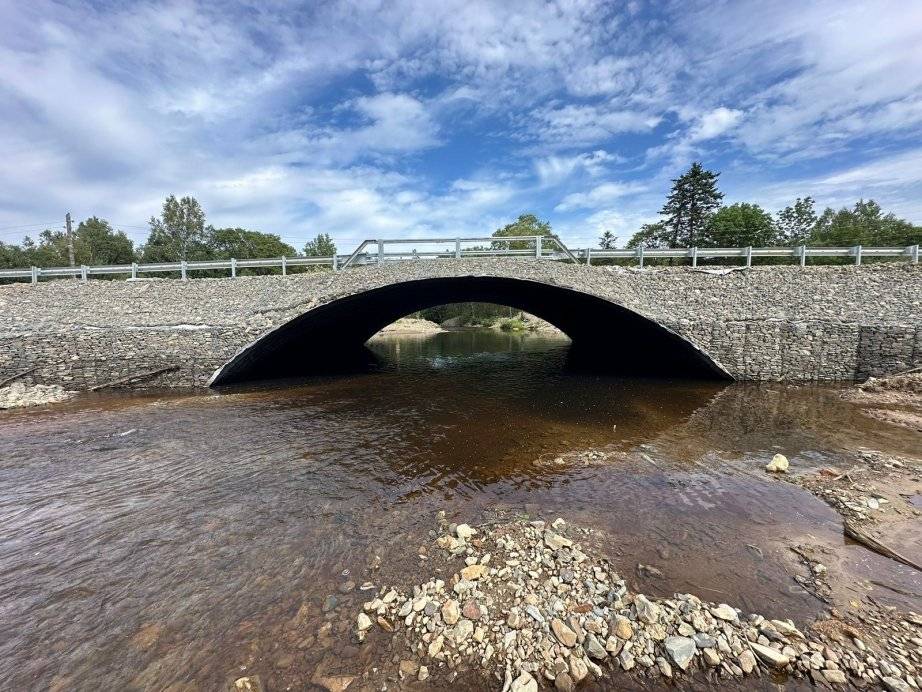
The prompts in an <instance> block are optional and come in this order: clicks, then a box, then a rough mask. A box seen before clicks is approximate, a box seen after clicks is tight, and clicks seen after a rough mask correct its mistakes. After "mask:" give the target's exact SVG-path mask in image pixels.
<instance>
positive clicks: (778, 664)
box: [749, 642, 791, 668]
mask: <svg viewBox="0 0 922 692" xmlns="http://www.w3.org/2000/svg"><path fill="white" fill-rule="evenodd" d="M749 646H751V647H752V650H753V651H755V652H756V656H758V657H759V658H761V659H762V660H763V661H765V662H766V663H767V664H769V665H770V666H774V667H775V668H784V667H785V666H786V665H787V664H788V663H790V662H791V660H790V659H789V658H788V657H787V656H785V655H784V654H783V653H781V652H780V651H777V650H776V649H773V648H771V647H770V646H762V645H761V644H756V643H755V642H749Z"/></svg>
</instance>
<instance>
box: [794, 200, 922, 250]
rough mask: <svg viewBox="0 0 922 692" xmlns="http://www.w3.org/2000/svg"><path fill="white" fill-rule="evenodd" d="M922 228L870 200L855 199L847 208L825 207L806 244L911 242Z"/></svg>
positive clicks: (889, 243) (904, 243) (921, 234)
mask: <svg viewBox="0 0 922 692" xmlns="http://www.w3.org/2000/svg"><path fill="white" fill-rule="evenodd" d="M920 237H922V228H919V227H918V226H914V225H913V224H912V223H910V222H909V221H906V220H905V219H900V218H897V217H896V215H894V214H893V213H889V214H884V213H883V211H882V210H881V208H880V205H879V204H878V203H877V202H875V201H874V200H872V199H869V200H867V201H865V200H863V199H862V200H858V201H857V202H855V206H854V207H852V208H851V209H847V208H845V207H843V208H842V209H839V210H838V211H835V210H833V209H832V208H827V209H826V210H825V211H824V212H823V213H822V214H821V215H820V217H819V219H817V222H816V225H815V227H814V230H813V233H812V234H811V235H810V238H809V244H810V245H826V246H839V247H850V246H852V245H882V246H897V247H898V246H902V245H914V244H916V243H918V242H919V239H920Z"/></svg>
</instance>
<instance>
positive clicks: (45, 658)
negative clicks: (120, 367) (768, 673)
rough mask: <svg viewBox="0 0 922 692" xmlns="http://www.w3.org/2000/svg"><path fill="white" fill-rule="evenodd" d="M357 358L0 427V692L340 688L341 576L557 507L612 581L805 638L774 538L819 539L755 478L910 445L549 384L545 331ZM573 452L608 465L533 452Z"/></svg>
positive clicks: (678, 392) (822, 522)
mask: <svg viewBox="0 0 922 692" xmlns="http://www.w3.org/2000/svg"><path fill="white" fill-rule="evenodd" d="M372 349H373V350H374V351H375V352H376V353H377V354H378V355H379V356H380V358H381V360H382V365H381V366H380V367H379V368H377V369H374V370H372V371H369V372H365V373H360V374H353V375H349V376H338V377H329V378H318V379H312V380H310V381H306V382H301V383H298V384H297V385H294V386H290V387H274V388H267V387H252V388H249V389H238V390H235V391H226V392H221V393H200V394H195V395H177V394H176V393H168V392H167V393H162V392H161V393H145V394H132V393H109V394H96V395H90V394H87V395H82V396H80V397H78V398H76V399H75V400H73V401H71V402H68V403H66V404H63V405H58V406H54V407H46V408H42V409H30V410H20V411H8V412H0V623H2V627H0V689H29V690H32V689H49V688H50V689H61V690H65V689H66V690H84V689H86V690H89V689H93V690H96V689H171V690H213V689H219V688H222V687H223V686H224V685H226V684H227V682H228V681H229V680H232V679H233V678H235V677H238V676H239V675H242V674H244V671H249V672H254V673H259V674H261V675H262V676H263V678H264V680H266V681H268V683H269V688H270V689H271V690H275V689H285V688H286V687H290V688H291V689H309V688H310V684H309V681H310V679H311V678H312V676H314V675H315V674H319V673H320V672H321V671H323V670H327V669H331V668H332V667H335V666H339V668H342V667H343V666H345V667H346V668H349V667H350V666H352V667H353V668H354V671H355V672H361V671H362V670H363V669H364V668H365V667H368V666H371V665H374V664H375V657H376V656H377V655H379V653H380V652H376V650H375V647H374V646H365V647H361V648H360V647H357V646H354V645H353V644H351V643H350V637H349V626H350V623H351V622H352V621H353V618H354V614H355V612H356V610H357V609H358V608H359V607H360V606H359V604H360V603H361V602H362V601H363V600H365V599H364V598H363V594H360V593H355V594H353V595H342V594H338V591H337V589H338V586H339V585H340V584H342V583H343V582H344V581H345V580H346V579H347V577H345V576H343V574H344V571H346V570H348V571H349V575H350V576H349V577H348V578H350V579H354V580H355V581H356V582H357V583H361V582H363V581H365V580H366V579H372V580H377V581H378V582H379V583H380V581H381V580H383V579H385V578H387V579H391V580H394V581H397V582H400V581H401V580H403V581H404V583H403V586H404V587H408V586H410V585H411V584H412V581H411V580H412V579H413V578H414V573H413V570H414V569H415V568H416V566H417V565H418V564H419V561H418V558H417V557H416V553H417V547H418V546H421V545H431V541H432V539H431V537H430V536H429V531H430V530H431V529H433V527H434V520H433V518H434V516H435V513H436V512H437V511H438V510H440V509H444V510H446V511H447V513H448V515H449V517H450V518H453V519H456V520H464V521H468V522H470V523H476V522H478V521H479V520H482V519H484V518H490V517H494V516H496V515H497V514H504V513H510V514H516V515H520V516H525V515H528V516H530V517H544V518H550V519H553V518H554V517H555V516H558V515H559V516H563V517H565V518H567V519H568V520H569V521H572V522H577V523H582V524H584V525H587V526H592V527H596V528H599V529H603V530H605V531H607V532H609V535H610V537H611V538H610V540H609V549H610V555H611V557H612V558H613V559H614V560H615V561H616V563H617V564H619V565H620V567H621V570H622V574H623V575H624V576H626V577H627V578H628V579H629V581H630V583H631V585H632V586H634V587H637V588H642V589H644V590H645V591H647V592H648V593H655V594H661V595H668V594H671V593H673V592H676V591H683V592H684V591H690V592H694V593H697V594H698V595H700V596H702V597H704V598H710V599H713V600H720V601H727V602H729V603H733V604H735V605H737V606H739V607H742V608H744V609H746V610H753V611H758V612H762V613H764V614H766V615H780V616H785V617H787V616H791V615H793V616H794V617H795V620H797V621H806V620H807V619H809V618H810V617H812V616H814V615H815V614H817V613H819V612H820V611H821V610H822V609H823V604H822V603H821V602H819V601H818V600H817V599H815V598H814V597H812V596H810V595H808V594H806V593H804V592H803V591H802V590H800V589H799V588H798V587H797V584H796V583H795V582H794V581H793V580H792V578H791V568H792V564H794V563H795V562H796V560H794V559H793V556H792V555H791V554H790V551H789V550H788V549H787V546H789V545H791V544H792V542H795V541H797V540H800V538H801V537H804V536H810V538H811V540H816V541H820V542H825V543H827V544H830V545H841V544H842V538H841V524H840V522H839V520H838V517H837V515H836V514H835V513H834V512H832V511H831V510H830V509H829V508H828V507H827V506H826V505H824V504H823V503H821V502H820V501H818V500H816V499H815V498H813V497H812V496H811V495H809V494H807V493H805V492H804V491H802V490H800V489H798V488H797V487H794V486H792V485H790V484H786V483H781V482H777V481H774V480H772V479H769V478H766V475H765V474H764V473H763V472H762V471H761V469H762V466H763V465H764V463H765V462H766V460H767V459H768V458H770V457H771V455H772V454H773V453H775V452H776V451H782V452H784V453H785V454H786V455H787V456H788V457H789V458H791V460H792V462H793V463H794V464H795V465H797V466H798V467H800V468H805V467H819V466H822V465H828V464H836V463H840V462H841V461H842V460H844V459H846V458H847V457H848V456H849V454H850V453H852V452H853V451H854V450H855V449H857V448H859V447H870V448H876V449H882V450H885V451H892V452H908V451H911V450H912V447H913V445H914V444H916V443H917V441H918V438H917V437H913V436H912V434H911V433H907V432H902V431H900V430H899V429H898V428H894V427H890V426H886V425H884V424H881V423H876V422H873V421H871V420H869V419H866V418H865V417H863V416H862V415H861V414H860V412H859V411H858V410H857V409H856V408H855V407H853V406H852V405H849V404H845V403H843V402H841V401H840V399H839V397H838V391H836V390H835V389H832V388H819V387H793V386H782V385H762V386H752V385H741V384H738V385H731V386H725V385H724V384H722V383H701V382H697V383H696V382H669V381H665V382H664V381H651V380H627V379H615V378H611V377H605V376H593V375H586V374H575V373H572V372H568V371H567V369H566V368H565V367H563V366H564V364H565V361H566V352H567V345H566V342H564V341H562V340H561V339H559V338H557V337H538V336H518V335H511V334H504V333H498V332H490V331H477V332H471V331H467V332H452V333H445V334H439V335H436V336H430V337H425V338H421V337H390V338H388V339H382V340H378V341H375V342H373V345H372ZM591 448H601V449H605V450H609V451H620V452H625V453H626V454H624V455H622V457H623V458H620V459H616V460H615V461H607V462H605V463H590V464H586V463H582V462H579V461H569V460H565V461H564V462H563V463H561V462H557V461H555V460H556V459H557V458H558V457H559V456H560V455H562V454H564V453H566V452H572V451H574V450H584V449H591ZM847 550H849V551H851V552H850V553H849V555H850V557H851V559H852V563H851V565H850V569H853V570H854V573H855V583H856V587H855V588H856V590H860V589H861V588H863V586H862V584H863V583H864V582H862V580H863V579H864V578H865V577H867V576H868V575H869V574H871V573H873V574H874V575H875V579H876V580H877V581H878V582H882V583H885V584H892V585H895V586H896V587H898V588H899V589H900V590H904V591H905V589H907V588H910V589H911V587H912V584H911V581H912V579H914V578H915V576H914V575H912V574H911V573H910V571H909V570H908V568H901V567H900V566H899V565H895V564H894V563H891V562H890V561H887V560H884V559H883V558H878V557H877V556H874V555H872V554H870V553H868V552H867V551H865V550H863V549H861V548H859V547H849V548H848V549H847ZM375 556H378V557H380V558H381V562H382V565H381V568H380V572H377V573H374V572H371V571H369V569H368V565H369V564H371V563H372V562H374V561H375ZM638 563H643V564H649V565H654V566H656V567H657V568H658V569H659V570H661V571H662V572H663V575H664V576H663V577H661V578H656V577H644V576H640V575H638V573H637V572H636V566H637V564H638ZM418 578H422V577H418ZM907 584H908V585H909V586H907ZM329 594H337V597H338V599H339V607H338V608H337V609H335V610H333V611H331V612H329V613H323V612H322V610H321V606H322V605H323V603H324V601H325V599H326V598H327V596H328V595H329ZM894 594H897V592H893V594H891V593H890V592H889V591H887V590H886V589H885V590H883V591H881V592H880V593H879V594H878V595H879V596H880V597H881V598H884V599H886V598H887V597H888V596H891V595H894ZM305 603H306V604H307V608H305V609H301V613H300V615H298V611H299V608H301V606H302V605H304V604H305ZM325 623H331V624H330V625H329V626H325ZM388 655H389V654H388ZM475 679H476V678H468V679H467V683H466V684H467V685H469V686H473V685H475V683H474V680H475Z"/></svg>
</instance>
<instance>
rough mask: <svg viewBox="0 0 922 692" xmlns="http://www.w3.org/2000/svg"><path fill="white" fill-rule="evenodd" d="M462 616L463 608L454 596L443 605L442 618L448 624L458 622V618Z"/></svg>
mask: <svg viewBox="0 0 922 692" xmlns="http://www.w3.org/2000/svg"><path fill="white" fill-rule="evenodd" d="M460 617H461V608H460V607H459V605H458V602H457V601H456V600H455V599H453V598H449V599H448V600H447V601H445V603H444V604H443V605H442V620H443V621H444V622H445V624H446V625H454V624H455V623H456V622H458V618H460Z"/></svg>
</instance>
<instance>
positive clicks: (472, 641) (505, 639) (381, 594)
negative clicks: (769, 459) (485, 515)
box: [353, 513, 922, 692]
mask: <svg viewBox="0 0 922 692" xmlns="http://www.w3.org/2000/svg"><path fill="white" fill-rule="evenodd" d="M595 535H596V532H594V531H593V530H591V529H584V528H579V527H576V526H572V525H569V524H568V523H567V522H565V521H564V520H563V519H557V520H555V521H554V522H553V523H551V524H546V523H545V522H543V521H530V522H527V521H521V520H510V521H506V522H497V523H493V524H485V525H480V526H477V527H471V526H469V525H467V524H453V523H449V522H448V521H447V520H446V519H445V517H444V513H440V516H439V518H438V530H437V531H436V532H434V534H433V538H434V540H433V545H432V546H431V548H429V549H425V550H423V551H421V559H420V567H421V568H425V569H424V573H423V574H421V575H420V579H419V580H418V582H417V583H415V584H413V585H412V586H410V587H407V586H399V585H397V586H390V585H383V586H375V585H373V584H370V583H369V584H366V585H363V588H366V587H367V588H368V593H369V594H370V595H369V597H368V600H367V601H366V602H365V603H364V605H363V607H362V609H361V611H360V612H358V613H356V614H355V621H354V627H353V637H354V640H355V641H356V642H359V643H365V642H369V641H371V640H374V639H376V638H381V637H385V638H393V639H395V640H396V641H397V642H399V643H402V646H403V648H404V651H405V653H404V655H402V656H397V655H395V656H394V658H393V660H391V661H381V662H380V670H379V669H378V668H376V669H375V670H376V671H378V677H380V676H382V675H383V676H384V677H385V678H387V679H390V680H393V681H395V682H399V681H403V682H405V683H414V682H425V681H427V680H428V681H430V682H429V683H428V684H443V685H450V684H451V683H452V681H453V680H455V679H456V678H457V677H458V676H459V675H460V674H462V673H465V672H468V673H469V672H471V671H476V670H479V671H481V672H482V674H483V675H484V676H485V679H486V680H492V681H493V683H492V686H493V687H494V688H495V689H498V690H503V692H509V691H510V690H511V691H513V692H526V691H529V692H530V691H536V690H537V689H539V688H542V687H553V688H555V689H557V690H572V689H575V688H576V687H577V686H579V685H580V684H581V683H583V682H584V681H585V682H589V681H598V682H602V681H605V682H604V684H608V685H614V686H617V687H621V688H627V687H635V686H636V687H639V686H641V685H643V684H645V683H644V681H645V680H649V681H653V680H656V679H660V680H662V681H668V680H670V679H683V678H686V679H687V678H699V677H700V678H702V679H705V680H707V681H708V682H709V683H711V684H717V683H721V682H724V683H728V684H732V685H735V686H736V687H740V686H741V685H745V684H746V683H744V682H743V681H744V680H745V679H747V678H751V677H756V676H773V677H777V678H778V679H779V680H781V679H783V678H785V677H791V678H802V679H803V678H806V679H810V680H812V681H813V682H814V683H816V684H818V685H831V686H841V685H846V684H849V683H853V684H855V685H858V686H867V685H875V686H883V687H885V688H886V689H889V690H900V691H902V690H910V689H917V688H918V686H919V684H920V683H922V679H918V678H917V677H916V674H917V673H918V672H919V671H922V617H920V616H919V615H917V614H914V613H904V614H900V613H895V612H892V611H891V610H888V609H881V611H880V612H875V611H873V610H868V611H866V612H865V613H864V614H863V616H862V617H863V618H864V620H863V621H857V622H846V621H845V620H843V619H841V618H839V617H838V615H837V613H835V612H834V611H831V612H830V617H829V618H828V619H826V620H822V621H820V622H817V623H795V622H794V621H793V620H792V619H785V620H780V619H767V618H765V617H763V616H761V615H759V614H755V613H743V612H742V611H740V610H739V609H738V608H735V607H733V606H732V605H731V604H727V603H712V602H709V601H705V600H703V599H701V598H699V597H697V596H695V595H692V594H676V595H675V596H673V597H672V598H654V597H648V596H646V595H645V594H642V593H637V592H632V591H631V590H630V589H629V588H628V587H627V585H626V582H625V580H624V579H622V578H621V577H620V576H619V574H618V571H617V569H616V566H615V565H614V564H613V563H612V562H611V561H609V560H608V559H607V558H606V557H605V556H604V555H601V554H599V552H598V551H597V550H595V549H594V548H593V544H594V543H595V542H596V541H595V540H594V539H595ZM373 678H376V676H375V675H373V674H371V673H368V672H366V674H365V679H364V680H362V679H359V678H357V679H355V680H354V682H355V683H356V687H355V689H364V688H366V687H368V688H369V689H370V685H369V684H368V683H371V682H372V679H373ZM466 679H467V678H466ZM377 682H378V683H380V682H381V681H380V680H378V681H377ZM485 685H486V686H487V687H489V686H491V685H490V684H489V683H485Z"/></svg>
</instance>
